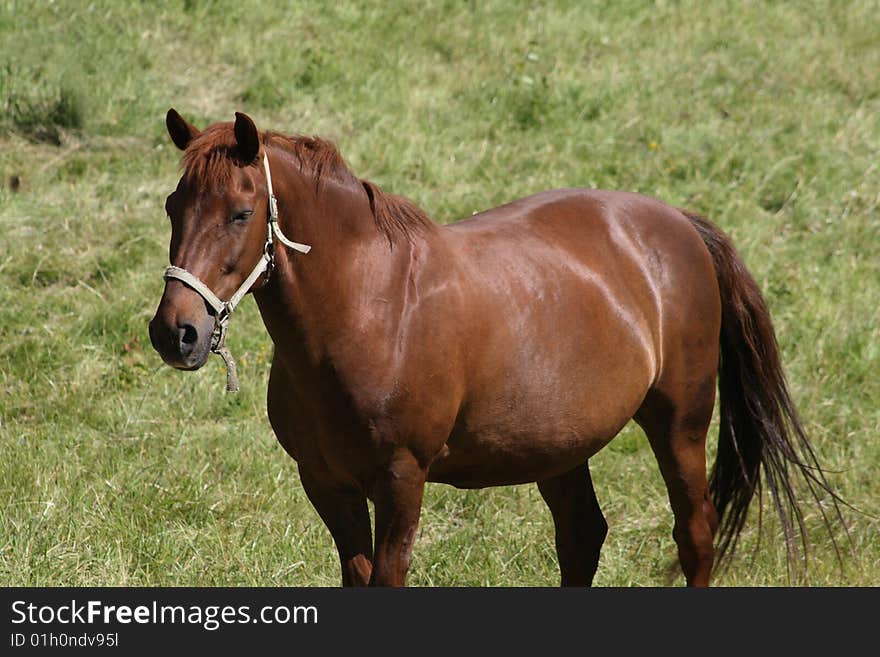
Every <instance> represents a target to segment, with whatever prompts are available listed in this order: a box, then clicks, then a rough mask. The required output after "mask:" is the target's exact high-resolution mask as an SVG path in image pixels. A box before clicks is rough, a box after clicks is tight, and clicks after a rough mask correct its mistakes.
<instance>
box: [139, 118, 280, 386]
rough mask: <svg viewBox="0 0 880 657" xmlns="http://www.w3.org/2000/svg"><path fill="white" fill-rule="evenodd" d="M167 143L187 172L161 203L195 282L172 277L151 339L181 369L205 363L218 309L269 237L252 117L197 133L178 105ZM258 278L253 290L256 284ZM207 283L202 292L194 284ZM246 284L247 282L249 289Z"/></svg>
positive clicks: (180, 263) (176, 262) (183, 265)
mask: <svg viewBox="0 0 880 657" xmlns="http://www.w3.org/2000/svg"><path fill="white" fill-rule="evenodd" d="M166 124H167V126H168V132H169V134H170V135H171V140H172V141H173V142H174V144H175V145H176V146H177V147H178V148H179V149H181V150H183V151H184V157H183V161H184V164H185V170H184V173H183V176H182V177H181V178H180V181H179V182H178V183H177V189H175V190H174V191H173V192H172V193H171V194H170V195H169V196H168V199H167V200H166V201H165V210H166V212H167V214H168V217H169V219H170V220H171V247H170V254H169V256H170V261H171V264H172V265H173V266H174V267H176V268H179V270H185V271H184V272H183V273H184V275H186V274H187V272H188V275H190V276H191V278H192V279H194V280H195V281H196V283H192V282H190V283H187V282H185V281H184V280H182V279H181V278H174V277H169V275H168V273H166V283H165V291H164V293H163V294H162V299H161V300H160V302H159V308H158V309H157V310H156V314H155V316H154V317H153V319H152V321H150V341H151V342H152V343H153V347H154V348H155V349H156V351H158V352H159V354H160V355H161V356H162V359H163V360H164V361H165V362H166V363H168V364H169V365H172V366H173V367H176V368H178V369H184V370H195V369H198V368H199V367H201V366H202V365H204V364H205V361H206V360H207V359H208V355H209V353H210V350H211V347H212V333H213V332H214V329H215V326H216V325H217V324H216V322H215V317H217V313H218V310H217V309H216V308H213V307H212V306H211V305H210V304H209V302H208V299H209V295H210V293H213V295H215V298H219V299H220V300H223V301H224V302H225V301H227V300H229V299H230V297H232V296H233V295H235V294H236V292H237V291H239V290H241V293H242V294H243V293H245V292H247V289H242V288H243V286H244V285H245V284H246V283H247V280H248V278H249V276H250V275H251V274H252V273H255V272H256V271H257V269H256V268H257V267H259V264H260V260H261V258H262V257H263V254H264V247H265V245H266V241H267V222H266V216H267V204H268V192H267V184H266V178H265V176H264V174H263V172H262V170H261V168H260V167H259V166H258V165H259V160H258V155H259V153H260V136H259V133H258V132H257V128H256V126H255V125H254V122H253V121H252V120H251V119H250V118H249V117H248V116H246V115H244V114H239V113H236V115H235V123H234V124H232V123H224V124H215V125H213V126H210V127H208V128H206V129H205V130H204V131H203V132H200V131H199V130H198V129H196V128H195V127H194V126H192V125H190V124H189V123H188V122H187V121H186V120H184V119H183V117H181V116H180V114H178V113H177V112H176V111H175V110H173V109H171V110H169V111H168V115H167V117H166ZM263 280H264V279H263V277H258V278H257V279H256V282H254V283H253V285H254V287H258V286H259V285H261V283H262V281H263ZM198 282H201V283H202V284H203V285H204V286H206V287H207V288H208V290H209V291H210V292H209V295H208V296H206V295H204V294H202V293H199V292H197V291H196V288H197V287H198V286H197V283H198ZM246 287H247V288H250V287H251V286H250V285H247V286H246Z"/></svg>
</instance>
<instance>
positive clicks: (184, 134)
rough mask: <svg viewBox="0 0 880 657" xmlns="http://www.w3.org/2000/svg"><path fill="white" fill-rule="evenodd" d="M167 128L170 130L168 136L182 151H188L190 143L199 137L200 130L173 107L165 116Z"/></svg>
mask: <svg viewBox="0 0 880 657" xmlns="http://www.w3.org/2000/svg"><path fill="white" fill-rule="evenodd" d="M165 126H166V127H167V128H168V134H169V135H171V141H173V142H174V145H175V146H177V147H178V148H179V149H180V150H182V151H185V150H186V147H187V146H188V145H189V142H191V141H192V140H193V139H194V138H195V137H198V136H199V129H198V128H196V127H195V126H193V125H190V124H189V123H187V121H186V119H185V118H183V117H182V116H181V115H180V114H178V113H177V110H176V109H174V108H173V107H172V108H171V109H170V110H168V114H166V115H165Z"/></svg>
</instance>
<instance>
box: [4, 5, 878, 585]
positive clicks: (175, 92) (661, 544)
mask: <svg viewBox="0 0 880 657" xmlns="http://www.w3.org/2000/svg"><path fill="white" fill-rule="evenodd" d="M279 4H286V3H279ZM878 11H880V5H878V3H877V2H876V1H869V0H853V1H852V2H846V3H842V2H831V1H828V2H792V3H777V2H740V3H703V2H675V1H672V0H669V1H667V2H631V1H626V2H595V3H580V2H553V3H533V2H520V3H513V2H506V1H505V2H502V1H500V0H498V1H487V2H453V1H452V0H448V1H445V2H429V3H423V2H403V3H384V2H368V3H353V2H338V3H320V4H319V3H316V4H315V5H314V6H307V5H298V6H297V7H295V8H292V9H291V8H284V9H281V8H269V7H266V6H264V4H263V3H257V2H254V1H241V0H235V1H232V0H229V1H224V0H216V1H213V2H209V1H207V0H206V1H203V2H199V1H197V0H192V1H187V2H171V1H168V2H155V3H116V2H109V0H105V1H102V2H89V3H86V2H64V3H51V4H50V3H42V2H12V1H9V2H4V3H2V5H0V103H2V104H3V112H2V116H0V145H2V147H0V170H2V174H3V177H2V180H0V208H2V210H0V276H2V284H0V584H4V585H12V584H17V585H25V584H26V585H117V584H120V585H123V584H128V585H172V584H173V585H219V584H231V585H243V584H255V585H334V584H336V583H337V582H338V573H337V569H338V566H337V562H336V557H335V550H334V549H333V547H332V543H331V540H330V537H329V534H328V533H327V531H326V530H325V529H324V527H323V525H322V524H321V522H320V520H319V519H318V516H317V514H316V513H315V512H314V511H313V510H312V508H311V506H310V505H309V503H308V501H307V499H306V497H305V494H304V492H303V490H302V487H301V486H300V484H299V482H298V479H297V475H296V470H295V467H294V464H293V462H292V461H291V460H290V459H289V458H288V457H287V456H286V455H285V454H284V453H283V451H282V449H281V448H280V447H279V446H278V445H277V444H276V443H275V441H274V438H273V436H272V434H271V431H270V428H269V425H268V422H267V420H266V417H265V389H266V379H267V365H268V363H267V359H268V354H269V352H270V350H271V343H270V342H269V339H268V336H267V335H266V333H265V331H264V330H263V328H262V325H261V322H260V319H259V316H258V314H257V312H256V308H255V306H254V304H253V303H252V302H247V303H245V304H244V305H243V307H242V310H241V312H240V315H238V316H237V317H236V320H235V322H234V323H233V325H232V332H231V335H230V343H231V347H232V349H233V352H234V353H236V354H237V355H239V367H240V375H241V380H242V391H241V393H240V394H239V395H238V396H227V395H225V394H224V393H223V385H224V377H223V374H222V367H221V365H220V363H219V360H217V359H215V360H214V361H212V362H211V364H210V366H209V367H206V368H205V369H204V371H200V372H198V373H180V372H176V371H173V370H171V369H170V368H167V367H165V366H164V365H162V364H161V362H160V360H159V358H158V356H157V355H156V354H155V353H154V352H153V351H152V349H151V348H150V346H149V339H148V337H147V330H146V328H147V322H148V320H149V319H150V317H151V316H152V313H153V311H154V310H155V306H156V304H157V303H158V300H159V297H160V295H161V291H162V285H163V284H162V279H161V271H162V268H163V267H164V266H165V264H167V241H168V238H169V227H168V225H167V221H166V220H165V218H164V216H163V215H164V213H163V209H162V203H163V200H164V196H165V195H166V194H167V193H168V192H169V191H170V190H171V189H173V186H174V185H175V183H176V179H177V175H178V169H177V158H178V153H177V152H176V151H175V149H174V148H173V147H172V146H171V144H170V142H169V140H168V138H167V135H166V134H165V129H164V121H163V117H164V113H165V111H166V110H167V109H168V107H170V106H174V107H176V108H177V109H178V110H180V111H181V112H182V113H183V114H184V115H185V116H186V117H187V118H189V119H190V120H192V121H193V122H195V123H196V124H197V125H199V126H202V125H204V124H205V123H207V122H213V121H219V120H231V118H232V116H233V112H234V111H235V110H243V111H247V112H248V113H249V114H250V115H251V116H252V117H254V118H255V120H256V121H257V124H258V126H260V127H263V128H273V129H278V130H282V131H287V132H304V133H313V134H320V135H322V136H326V137H330V138H333V139H335V140H336V141H337V142H338V143H339V145H340V148H341V149H342V151H343V153H344V154H345V155H346V156H347V158H348V160H349V162H350V163H351V165H352V167H353V168H354V170H355V171H356V172H358V173H359V174H360V175H362V176H364V177H367V178H370V179H372V180H375V181H376V182H378V183H379V184H381V185H382V186H383V187H385V188H387V189H389V190H391V191H394V192H396V193H400V194H404V195H407V196H409V197H410V198H412V199H414V200H415V201H416V202H418V203H419V204H421V205H422V206H423V207H424V208H425V209H426V210H427V211H428V212H429V214H430V215H431V216H433V217H434V218H435V219H437V220H438V221H441V222H448V221H452V220H454V219H456V218H460V217H465V216H468V215H470V214H471V213H472V212H474V211H476V210H479V209H484V208H487V207H491V206H493V205H497V204H499V203H502V202H504V201H507V200H511V199H513V198H516V197H519V196H522V195H525V194H528V193H532V192H536V191H540V190H544V189H549V188H553V187H561V186H575V185H576V186H595V187H604V188H616V189H627V190H635V191H641V192H645V193H649V194H653V195H656V196H659V197H661V198H663V199H665V200H667V201H669V202H671V203H673V204H678V205H685V206H688V207H691V208H693V209H696V210H698V211H700V212H702V213H704V214H706V215H707V216H709V217H710V218H712V219H713V220H714V221H715V222H717V223H718V224H719V225H721V226H722V227H723V228H724V229H726V230H727V231H729V233H730V234H731V235H732V236H733V238H734V240H735V242H736V244H737V245H738V247H739V249H740V251H741V252H742V254H743V255H744V257H745V259H746V261H747V262H748V264H749V266H750V268H751V270H752V272H753V273H754V275H755V277H756V279H757V280H758V281H759V283H760V284H761V286H762V288H763V289H764V291H765V293H766V295H767V297H768V301H769V303H770V306H771V308H772V311H773V314H774V318H775V322H776V327H777V332H778V334H779V339H780V343H781V345H782V349H783V352H784V359H785V362H786V365H787V369H788V374H789V378H790V381H791V384H792V388H793V392H794V396H795V398H796V400H797V402H798V403H799V406H800V408H801V411H802V414H803V419H804V421H805V424H806V426H807V429H808V431H809V433H810V435H811V437H812V439H813V441H814V444H815V446H816V449H817V451H818V453H819V455H820V458H821V461H822V462H823V463H824V464H825V465H826V466H827V467H828V468H829V470H832V471H833V474H832V475H831V480H832V482H833V484H834V485H835V486H836V487H837V489H838V490H839V491H840V493H841V495H842V496H843V497H844V498H846V499H847V500H848V501H850V502H851V503H853V504H854V505H856V506H857V507H859V508H861V509H863V510H864V511H866V512H868V513H871V514H873V515H874V516H877V515H880V508H878V499H880V479H878V474H877V473H878V471H880V469H878V465H880V442H878V440H877V436H878V431H880V383H878V377H877V372H878V371H880V310H878V308H880V211H878V205H880V168H878V162H880V157H878V150H880V77H878V75H877V71H878V70H880V40H878V38H877V28H876V26H877V15H878ZM13 176H18V178H19V180H20V188H19V189H18V191H13V190H12V189H11V184H10V182H11V178H12V177H13ZM712 442H714V432H713V434H712ZM592 468H593V479H594V481H595V482H596V487H597V492H598V495H599V498H600V501H601V503H602V505H603V508H604V510H605V513H606V516H607V517H608V521H609V525H610V527H611V532H610V535H609V539H608V541H607V543H606V546H605V550H604V552H603V556H602V562H601V564H600V569H599V573H598V576H597V583H598V584H601V585H651V584H667V583H676V584H677V583H680V582H681V576H680V574H679V573H678V571H677V570H676V569H675V565H674V564H675V562H674V559H675V546H674V544H673V542H672V540H671V526H672V518H671V513H670V512H669V508H668V503H667V501H666V497H665V492H664V490H663V486H662V483H661V481H660V477H659V475H658V473H657V468H656V464H655V463H654V459H653V457H652V455H651V452H650V449H649V447H648V445H647V442H646V441H645V440H644V438H643V436H642V435H641V433H640V432H639V431H637V430H636V429H633V428H628V429H627V430H625V431H624V433H623V434H622V435H621V436H620V437H618V438H617V439H616V440H615V441H614V442H612V443H611V444H610V445H609V446H608V447H607V448H606V449H605V450H604V451H603V452H602V453H600V454H599V455H597V456H596V457H595V458H594V459H593V461H592ZM767 511H768V513H767V514H765V520H766V519H767V516H768V515H769V513H770V511H771V509H770V508H769V506H768V508H767ZM817 515H818V514H817V512H816V511H815V510H814V509H811V510H810V513H809V517H808V523H809V526H810V533H811V535H812V537H813V539H814V540H813V551H812V560H811V571H810V572H811V575H810V580H809V581H810V582H811V583H813V584H823V585H839V584H850V585H878V584H880V540H878V535H880V534H878V529H880V526H878V521H877V520H874V519H872V518H871V517H869V516H866V515H861V514H857V513H852V512H849V513H847V521H848V524H849V526H850V535H851V541H850V543H846V542H844V549H845V555H846V558H845V561H846V564H847V565H846V568H845V569H843V570H841V569H840V568H839V567H838V566H837V564H836V561H835V558H834V552H833V550H832V548H831V545H830V541H829V540H828V538H827V536H826V535H824V534H823V532H822V529H821V525H820V523H819V520H818V518H817ZM756 529H757V517H756V514H753V517H752V518H751V521H750V523H749V525H748V531H747V533H746V535H745V537H744V544H743V546H742V551H741V554H740V556H739V557H738V558H737V559H736V560H735V561H734V562H733V563H732V565H731V568H730V569H729V570H728V571H727V572H726V573H725V574H723V575H721V576H720V577H719V578H718V579H717V583H719V584H726V585H766V584H772V585H780V584H787V583H788V581H789V580H788V579H787V577H786V569H785V553H784V549H783V548H782V544H781V540H780V538H779V529H778V526H777V525H775V524H774V523H772V522H767V523H766V526H765V532H764V536H763V541H762V543H761V547H760V550H759V551H758V552H757V553H754V555H753V552H754V548H755V546H756V541H757V532H756ZM841 533H842V532H841V531H840V530H838V532H837V534H838V538H840V535H841ZM556 582H557V570H556V563H555V553H554V550H553V538H552V525H551V521H550V518H549V513H548V512H547V511H546V509H545V508H544V506H543V503H542V501H541V499H540V496H539V494H538V492H537V490H536V489H535V487H534V486H521V487H515V488H502V489H493V490H485V491H468V492H464V491H457V490H455V489H451V488H446V487H442V486H439V485H431V486H429V490H428V493H427V496H426V501H425V506H424V512H423V516H422V523H421V528H420V534H419V539H418V542H417V544H416V549H415V552H414V557H413V563H412V569H411V574H410V583H412V584H421V585H429V584H437V585H447V584H457V585H483V584H488V585H551V584H555V583H556Z"/></svg>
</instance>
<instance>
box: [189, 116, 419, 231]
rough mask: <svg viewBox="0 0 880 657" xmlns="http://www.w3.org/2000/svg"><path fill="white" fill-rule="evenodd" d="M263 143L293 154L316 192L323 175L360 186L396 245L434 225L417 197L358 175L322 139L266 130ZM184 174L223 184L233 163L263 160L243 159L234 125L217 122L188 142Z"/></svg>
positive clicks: (336, 149) (374, 213) (371, 207)
mask: <svg viewBox="0 0 880 657" xmlns="http://www.w3.org/2000/svg"><path fill="white" fill-rule="evenodd" d="M260 140H261V142H262V143H263V145H264V146H271V147H275V148H279V149H281V150H284V151H286V152H288V153H291V154H292V155H293V156H294V158H295V159H296V161H297V162H298V164H299V166H300V170H301V171H302V172H303V173H304V174H307V175H310V176H312V177H313V178H314V183H315V190H316V191H318V190H319V189H320V185H321V180H322V178H325V177H329V178H331V179H333V180H335V181H336V182H338V183H341V184H350V185H360V186H362V187H363V190H364V192H365V193H366V195H367V198H368V199H369V202H370V210H372V212H373V218H374V220H375V222H376V226H377V228H379V230H380V231H382V233H383V234H384V235H385V236H386V237H387V238H388V241H389V243H391V244H394V242H395V239H396V238H398V237H403V238H405V239H411V238H412V236H413V235H414V234H415V233H417V232H419V231H420V230H423V229H425V228H426V227H428V226H430V225H431V223H432V222H431V220H430V219H429V218H428V216H427V215H426V214H425V213H424V212H423V211H422V210H421V209H420V208H419V207H418V206H417V205H416V204H415V203H413V202H412V201H410V200H409V199H407V198H404V197H403V196H397V195H396V194H389V193H388V192H385V191H383V190H382V189H381V188H380V187H379V186H378V185H376V184H375V183H372V182H369V181H367V180H362V179H360V178H358V177H357V176H356V175H355V174H354V173H353V172H352V170H351V169H350V168H349V166H348V164H347V163H346V162H345V159H344V158H343V157H342V154H341V153H340V152H339V149H338V148H336V145H335V144H334V143H333V142H331V141H328V140H326V139H322V138H320V137H309V136H305V135H292V136H288V135H283V134H281V133H278V132H271V131H267V132H264V133H261V135H260ZM182 163H183V167H184V177H185V178H186V179H188V180H194V181H195V180H199V181H206V180H210V181H211V182H212V183H213V184H214V185H217V186H221V187H222V185H224V184H225V183H226V182H227V181H228V180H229V178H230V177H231V175H232V171H233V167H236V166H254V167H256V166H258V165H259V160H255V161H254V162H243V161H242V160H241V158H240V157H239V154H238V149H237V146H236V141H235V132H234V128H233V124H232V123H216V124H214V125H211V126H209V127H207V128H205V129H204V130H203V131H202V132H201V133H199V134H198V135H197V136H196V137H195V138H193V140H192V141H191V142H190V143H189V145H188V146H187V148H186V151H185V152H184V154H183V160H182Z"/></svg>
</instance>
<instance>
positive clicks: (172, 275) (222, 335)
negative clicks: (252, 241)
mask: <svg viewBox="0 0 880 657" xmlns="http://www.w3.org/2000/svg"><path fill="white" fill-rule="evenodd" d="M263 169H264V170H265V171H266V188H267V189H268V192H269V211H268V212H267V217H266V244H265V245H264V246H263V255H261V256H260V259H259V260H258V261H257V264H256V265H254V268H253V269H252V270H251V273H250V274H249V275H248V277H247V278H246V279H245V280H244V282H243V283H242V284H241V285H240V286H239V288H238V289H237V290H236V291H235V293H234V294H233V295H232V296H231V297H230V298H229V301H221V300H220V298H219V297H218V296H217V295H216V294H214V292H213V291H211V288H209V287H208V286H207V285H205V284H204V283H203V282H202V281H201V280H200V279H199V278H198V276H195V275H193V274H191V273H190V272H188V271H187V270H186V269H183V268H182V267H175V266H174V265H171V266H170V267H167V268H166V269H165V274H164V278H165V280H166V281H167V280H169V279H175V280H178V281H180V282H181V283H183V284H184V285H186V286H187V287H189V288H191V289H193V290H194V291H196V292H198V293H199V294H200V295H201V297H202V298H203V299H204V300H205V302H206V303H207V304H208V305H209V306H211V308H213V309H214V331H213V332H212V333H211V351H212V352H213V353H215V354H217V355H218V356H220V357H221V358H222V359H223V362H224V363H225V364H226V390H227V392H238V373H237V371H236V367H235V359H234V358H233V357H232V353H231V352H230V351H229V348H228V347H227V346H226V333H227V330H228V328H229V318H230V316H231V315H232V311H234V310H235V308H236V306H238V304H239V303H240V302H241V300H242V299H244V296H245V295H246V294H247V293H248V291H249V290H250V289H251V287H252V286H253V284H254V283H256V282H257V279H258V278H260V276H262V275H263V274H264V273H265V274H266V278H267V280H268V277H269V276H270V275H271V274H272V268H273V253H274V239H273V238H278V241H279V242H281V243H282V244H283V245H284V246H286V247H288V248H290V249H293V250H295V251H299V252H300V253H308V252H309V251H311V250H312V247H310V246H309V245H307V244H300V243H299V242H293V241H291V240H289V239H287V237H286V236H285V235H284V233H282V232H281V227H280V226H279V225H278V199H276V198H275V192H274V191H273V189H272V173H271V172H270V171H269V158H268V157H267V156H266V153H265V152H264V153H263Z"/></svg>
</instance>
